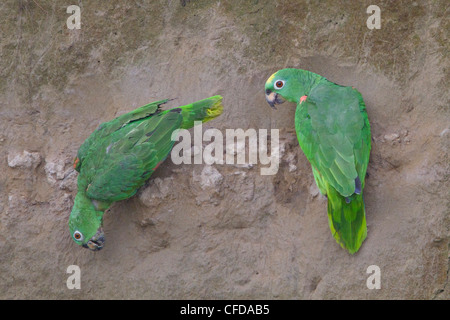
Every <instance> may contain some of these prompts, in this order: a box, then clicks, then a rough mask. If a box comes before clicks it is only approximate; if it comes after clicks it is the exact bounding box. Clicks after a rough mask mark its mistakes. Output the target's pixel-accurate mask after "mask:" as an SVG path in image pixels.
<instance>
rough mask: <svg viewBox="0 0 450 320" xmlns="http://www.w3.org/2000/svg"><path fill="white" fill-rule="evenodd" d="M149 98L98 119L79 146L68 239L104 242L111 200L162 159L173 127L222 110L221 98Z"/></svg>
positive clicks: (89, 244)
mask: <svg viewBox="0 0 450 320" xmlns="http://www.w3.org/2000/svg"><path fill="white" fill-rule="evenodd" d="M168 101H169V100H162V101H158V102H153V103H150V104H147V105H145V106H142V107H140V108H138V109H136V110H134V111H131V112H129V113H127V114H124V115H121V116H119V117H118V118H116V119H114V120H112V121H109V122H105V123H102V124H101V125H100V126H99V127H98V128H97V129H96V130H95V131H94V132H93V133H92V134H91V135H90V136H89V137H88V138H87V139H86V140H85V141H84V143H83V144H82V145H81V147H80V148H79V150H78V153H77V157H76V158H75V162H74V168H75V170H77V171H78V172H79V175H78V190H77V195H76V197H75V202H74V205H73V208H72V212H71V214H70V218H69V229H70V234H71V236H72V239H73V240H74V241H75V242H76V243H77V244H79V245H82V246H83V247H85V248H89V249H91V250H93V251H96V250H99V249H101V248H102V247H103V245H104V241H105V238H104V234H103V229H102V225H103V214H104V212H105V210H107V209H108V208H109V207H110V206H111V205H112V204H113V203H114V202H115V201H120V200H124V199H127V198H129V197H131V196H133V195H134V194H135V193H136V192H137V190H138V189H139V188H140V187H141V186H142V185H143V184H144V183H145V181H146V180H147V179H148V178H149V177H150V176H151V175H152V173H153V172H154V171H155V170H156V168H157V167H158V166H159V164H160V163H161V162H163V161H164V160H165V159H166V158H167V156H168V154H169V152H170V151H171V150H172V147H173V145H174V143H175V141H173V140H172V139H171V137H172V133H173V132H174V131H175V130H177V129H189V128H191V127H193V126H194V121H202V122H206V121H208V120H211V119H213V118H215V117H217V116H219V115H220V114H221V113H222V110H223V106H222V97H221V96H214V97H211V98H207V99H204V100H201V101H197V102H195V103H192V104H189V105H186V106H182V107H178V108H174V109H170V110H165V111H162V110H161V109H160V106H161V105H162V104H164V103H166V102H168Z"/></svg>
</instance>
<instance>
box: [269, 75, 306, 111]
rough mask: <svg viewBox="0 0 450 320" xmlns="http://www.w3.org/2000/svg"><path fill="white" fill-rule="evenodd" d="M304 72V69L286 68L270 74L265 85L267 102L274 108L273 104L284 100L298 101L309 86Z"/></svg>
mask: <svg viewBox="0 0 450 320" xmlns="http://www.w3.org/2000/svg"><path fill="white" fill-rule="evenodd" d="M304 72H305V70H301V69H292V68H287V69H282V70H279V71H277V72H275V73H274V74H273V75H271V76H270V77H269V79H267V81H266V85H265V91H266V100H267V103H268V104H269V105H270V106H271V107H272V108H274V109H276V108H275V105H277V104H282V103H283V102H284V101H285V100H287V101H290V102H298V101H299V100H300V97H302V96H304V95H306V93H307V90H308V89H309V88H310V83H308V79H307V77H305V74H304Z"/></svg>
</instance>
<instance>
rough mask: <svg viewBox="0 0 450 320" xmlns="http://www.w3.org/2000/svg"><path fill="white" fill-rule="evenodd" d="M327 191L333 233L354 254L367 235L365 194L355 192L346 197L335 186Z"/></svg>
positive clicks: (329, 220)
mask: <svg viewBox="0 0 450 320" xmlns="http://www.w3.org/2000/svg"><path fill="white" fill-rule="evenodd" d="M330 189H331V190H330ZM327 191H328V192H327V194H328V223H329V225H330V229H331V233H332V235H333V237H334V238H335V239H336V241H337V243H339V244H340V245H341V247H342V248H344V249H346V250H348V252H350V253H351V254H354V253H355V252H357V251H358V250H359V248H360V247H361V245H362V243H363V241H364V240H365V239H366V236H367V226H366V211H365V208H364V200H363V196H362V194H353V195H352V196H350V197H347V198H346V197H343V196H342V195H340V194H339V193H338V192H337V191H336V190H335V189H334V188H333V187H329V188H328V190H327ZM349 200H350V201H349ZM347 201H349V202H347Z"/></svg>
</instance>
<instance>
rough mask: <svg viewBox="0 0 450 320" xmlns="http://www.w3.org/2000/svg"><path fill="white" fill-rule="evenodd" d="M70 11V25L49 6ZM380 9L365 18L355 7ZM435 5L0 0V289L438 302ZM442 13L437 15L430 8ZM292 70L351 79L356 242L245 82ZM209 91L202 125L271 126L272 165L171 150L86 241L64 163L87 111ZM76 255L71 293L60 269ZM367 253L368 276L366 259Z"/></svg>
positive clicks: (98, 118)
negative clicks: (359, 197)
mask: <svg viewBox="0 0 450 320" xmlns="http://www.w3.org/2000/svg"><path fill="white" fill-rule="evenodd" d="M71 4H77V5H79V6H80V7H81V23H82V27H81V30H68V29H67V27H66V19H67V18H68V17H69V14H67V13H66V9H67V7H68V6H69V5H71ZM370 4H377V5H378V6H379V7H380V8H381V18H382V22H381V23H382V25H381V29H380V30H369V29H368V28H367V27H366V19H367V18H368V16H369V15H368V14H366V8H367V7H368V6H369V5H370ZM448 10H449V5H448V1H445V0H441V1H416V2H413V1H382V0H380V1H376V3H374V1H343V0H342V1H306V0H305V1H287V0H285V1H282V0H278V1H262V0H260V1H258V0H252V1H231V0H228V1H225V0H222V1H206V0H203V1H200V0H191V1H175V0H174V1H126V4H125V1H102V2H101V4H100V1H75V0H74V1H60V0H58V1H49V0H48V1H47V0H34V1H33V0H29V1H25V0H19V1H17V0H8V1H2V3H1V4H0V21H1V27H0V28H1V33H0V168H1V170H0V298H3V299H5V298H8V299H9V298H40V299H42V298H51V299H57V298H69V299H72V298H73V299H79V298H89V299H91V298H136V299H140V298H156V299H159V298H163V299H172V298H182V299H183V298H194V299H197V298H199V299H200V298H202V299H206V298H263V299H265V298H267V299H272V298H273V299H338V298H339V299H386V298H387V299H406V298H413V299H448V298H449V285H448V268H449V264H448V261H449V260H448V259H449V210H450V208H449V198H450V194H449V190H450V185H449V147H450V140H449V139H450V127H449V120H450V112H449V91H448V83H449V81H450V79H449V56H448V54H449V52H450V50H449V47H448V31H449V30H450V26H449V20H448V14H449V12H448ZM446 18H447V19H446ZM283 67H300V68H304V69H308V70H311V71H313V72H316V73H319V74H322V75H323V76H325V77H327V78H328V79H330V80H331V81H334V82H337V83H339V84H343V85H353V86H355V87H356V88H357V89H358V90H360V91H361V93H362V94H363V97H364V99H365V101H366V104H367V109H368V114H369V119H370V122H371V125H372V135H373V139H374V141H373V150H372V154H371V161H370V164H369V169H368V172H369V175H370V176H369V177H368V178H367V184H366V189H365V202H366V211H367V224H368V238H367V240H366V241H365V243H364V245H363V246H362V248H361V250H360V251H359V252H358V253H357V254H356V255H354V256H350V255H349V254H347V253H346V252H345V251H344V250H342V249H341V248H340V247H339V246H338V245H337V244H336V242H335V241H334V239H333V238H332V236H331V234H330V231H329V228H328V222H327V216H326V199H324V198H323V197H322V196H320V195H319V194H318V190H317V188H316V187H315V186H314V183H313V177H312V173H311V170H310V166H309V164H308V163H307V161H306V158H305V157H304V155H303V153H302V152H301V151H300V149H299V147H298V144H297V141H296V137H295V133H294V131H293V128H294V119H293V117H294V109H295V106H293V105H288V104H287V103H286V104H284V105H282V106H280V107H279V108H278V110H277V111H272V110H271V109H270V108H269V107H268V105H267V104H266V102H265V100H264V91H263V87H264V82H265V80H266V79H267V77H268V76H270V75H271V74H272V73H273V72H274V71H276V70H278V69H281V68H283ZM215 94H221V95H223V97H224V103H225V112H224V114H223V115H222V116H221V117H220V118H218V119H216V120H215V121H211V122H209V123H208V124H207V125H205V126H204V129H206V128H208V127H215V128H218V129H220V130H223V132H225V129H227V128H244V129H247V128H256V129H258V128H262V129H271V128H277V129H280V130H281V131H280V142H281V147H282V148H281V150H280V152H281V156H282V157H281V164H280V168H279V171H278V173H277V174H276V175H274V176H261V175H260V170H259V169H260V168H259V166H232V165H214V166H205V165H180V166H177V165H174V164H173V163H172V161H171V160H170V158H169V159H168V160H167V161H166V162H165V163H164V164H163V165H162V166H161V167H160V169H159V170H158V172H157V173H156V174H155V175H154V176H153V179H152V180H150V182H149V183H148V185H147V186H146V187H144V188H142V189H141V190H140V192H139V194H138V195H137V196H135V197H133V198H131V199H129V200H127V201H123V202H120V203H116V204H115V205H114V206H113V207H112V208H111V210H110V212H109V213H107V214H106V216H105V230H106V237H107V242H106V246H105V248H104V249H103V250H102V251H100V252H97V253H93V252H90V251H88V250H85V249H82V248H80V247H78V246H76V245H75V244H74V243H73V242H72V240H71V239H70V235H69V233H68V227H67V220H68V216H69V213H70V210H71V206H72V203H73V198H74V196H75V194H76V177H77V174H76V172H75V171H74V170H73V169H72V166H71V163H72V160H73V158H74V156H75V154H76V151H77V149H78V147H79V146H80V144H81V143H82V142H83V141H84V139H85V138H86V137H87V136H88V135H89V134H90V133H91V132H92V131H93V130H94V129H95V128H96V127H97V125H98V124H99V123H101V122H103V121H106V120H110V119H112V118H113V117H115V116H117V115H119V114H122V113H124V112H126V111H129V110H132V109H133V108H136V107H138V106H140V105H142V104H145V103H148V102H150V101H154V100H160V99H163V98H177V100H175V101H173V102H172V103H171V105H170V106H171V107H172V106H177V105H182V104H186V103H189V102H192V101H195V100H198V99H202V98H205V97H207V96H211V95H215ZM72 264H75V265H79V266H80V268H81V290H68V289H67V287H66V280H67V277H68V276H69V275H68V274H66V269H67V267H68V266H69V265H72ZM370 265H377V266H379V267H380V269H381V289H380V290H369V289H368V288H367V287H366V280H367V277H368V274H367V273H366V269H367V267H368V266H370Z"/></svg>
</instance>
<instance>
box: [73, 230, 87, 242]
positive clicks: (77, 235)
mask: <svg viewBox="0 0 450 320" xmlns="http://www.w3.org/2000/svg"><path fill="white" fill-rule="evenodd" d="M73 238H74V239H75V240H77V241H83V239H84V236H83V234H82V233H81V232H80V231H78V230H77V231H75V232H74V233H73Z"/></svg>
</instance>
